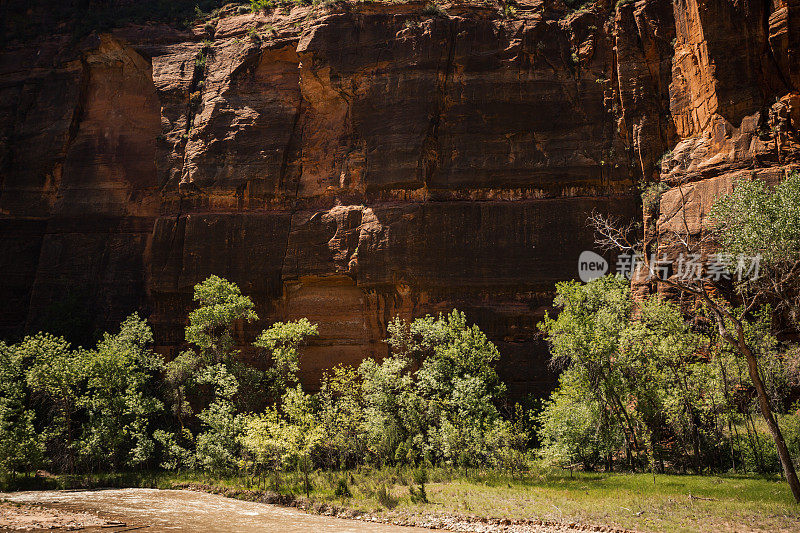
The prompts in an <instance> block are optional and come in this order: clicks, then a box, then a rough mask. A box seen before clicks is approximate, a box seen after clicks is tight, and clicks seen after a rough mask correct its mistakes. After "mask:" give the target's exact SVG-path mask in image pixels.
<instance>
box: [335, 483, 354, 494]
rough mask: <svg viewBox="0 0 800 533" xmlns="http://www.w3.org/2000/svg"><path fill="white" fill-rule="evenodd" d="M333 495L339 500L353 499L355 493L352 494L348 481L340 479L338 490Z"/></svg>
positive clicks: (337, 484) (337, 485)
mask: <svg viewBox="0 0 800 533" xmlns="http://www.w3.org/2000/svg"><path fill="white" fill-rule="evenodd" d="M333 494H334V495H335V496H337V497H339V498H352V497H353V493H352V492H350V487H349V486H348V485H347V480H345V479H340V480H339V481H337V482H336V489H335V490H334V491H333Z"/></svg>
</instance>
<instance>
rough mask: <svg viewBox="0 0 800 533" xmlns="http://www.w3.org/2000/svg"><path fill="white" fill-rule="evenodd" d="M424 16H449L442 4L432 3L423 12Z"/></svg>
mask: <svg viewBox="0 0 800 533" xmlns="http://www.w3.org/2000/svg"><path fill="white" fill-rule="evenodd" d="M422 14H423V15H425V16H428V17H441V16H445V15H447V11H446V10H445V8H444V7H442V5H441V4H438V3H436V2H431V3H429V4H428V5H426V6H425V9H423V10H422Z"/></svg>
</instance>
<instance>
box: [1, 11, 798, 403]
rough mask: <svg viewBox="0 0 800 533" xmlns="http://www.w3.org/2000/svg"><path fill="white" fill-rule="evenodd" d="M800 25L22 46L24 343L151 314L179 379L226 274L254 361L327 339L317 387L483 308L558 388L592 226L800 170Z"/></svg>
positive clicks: (180, 36) (659, 17)
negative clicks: (644, 206) (68, 310)
mask: <svg viewBox="0 0 800 533" xmlns="http://www.w3.org/2000/svg"><path fill="white" fill-rule="evenodd" d="M796 3H797V2H795V1H794V0H792V2H790V3H786V4H771V3H767V2H750V3H737V2H731V1H730V0H713V1H704V0H687V1H683V0H677V1H676V2H675V3H672V2H667V1H665V0H640V1H638V2H636V3H635V4H627V5H623V6H620V7H618V8H614V7H613V6H610V5H605V4H603V2H601V3H600V4H598V5H596V6H594V7H592V8H591V9H588V10H583V11H579V12H574V13H571V12H569V10H568V9H567V8H566V6H564V5H563V4H561V2H560V1H557V0H556V1H544V2H542V1H538V0H525V1H521V2H519V3H518V6H517V9H516V12H515V14H513V15H512V16H507V17H506V16H502V15H501V14H500V13H499V12H498V10H497V7H496V6H492V5H489V4H486V5H483V4H479V5H476V4H452V5H446V6H445V8H446V10H447V13H446V14H439V15H437V14H431V13H429V12H428V11H426V10H425V4H423V3H413V2H412V3H406V4H383V3H368V4H353V5H350V4H338V5H334V6H328V7H314V8H309V7H306V8H299V7H295V8H293V9H291V10H285V9H284V10H281V9H278V10H276V11H275V12H274V13H258V14H253V13H241V14H240V13H238V10H237V9H235V7H229V8H225V9H224V10H223V13H222V16H221V17H219V18H218V19H214V20H213V21H211V22H210V23H209V24H207V25H205V26H202V25H198V26H197V27H196V28H194V29H192V30H189V31H182V30H177V29H174V28H170V27H167V26H163V25H158V24H150V25H145V26H127V27H123V28H119V29H117V30H114V31H112V32H110V33H105V34H100V35H99V36H98V35H91V36H89V37H87V38H85V39H83V40H82V41H81V42H80V43H78V44H74V43H72V42H71V41H70V37H69V36H66V35H65V36H59V35H54V36H52V37H51V38H49V39H48V40H46V41H45V42H43V43H37V44H36V45H33V44H30V43H10V44H8V45H7V46H6V48H5V49H4V50H2V51H0V73H2V74H0V76H1V77H0V79H1V80H2V84H0V92H1V94H2V100H1V101H2V105H0V131H2V133H1V134H0V135H2V137H1V139H2V144H0V169H2V174H0V217H2V218H0V226H2V228H3V229H2V232H0V249H2V251H3V254H2V259H0V261H1V262H2V263H1V264H2V267H3V268H2V272H3V273H4V274H5V275H4V281H3V283H2V284H0V289H1V292H2V298H3V301H4V302H6V304H7V305H6V306H4V309H3V311H2V314H0V327H2V328H3V330H4V331H5V332H6V333H12V332H13V331H17V330H20V329H22V328H24V327H26V326H27V327H29V328H30V327H35V325H36V324H37V321H38V320H40V317H41V316H42V315H43V314H46V312H47V310H48V308H49V307H51V306H52V304H53V302H54V301H58V299H60V298H63V297H64V295H65V294H67V293H70V292H75V293H76V294H79V295H80V297H81V298H82V299H83V301H85V302H87V305H88V306H89V307H90V308H91V309H92V311H93V312H94V314H95V316H96V318H97V324H98V326H100V327H104V328H109V327H112V326H113V325H114V324H115V323H116V322H118V321H119V320H120V318H121V317H122V316H124V315H125V314H127V313H129V312H130V311H132V310H134V309H139V310H141V311H142V312H145V313H146V314H148V315H149V317H150V320H151V322H152V323H153V325H154V327H155V332H156V337H157V339H158V344H159V347H160V349H161V350H162V351H164V352H165V353H167V354H168V353H169V352H171V351H174V350H175V349H176V348H177V347H178V346H179V345H180V343H181V342H182V340H183V337H182V327H183V321H184V319H185V316H186V313H187V311H188V309H189V308H190V307H191V288H192V286H193V285H194V284H195V283H197V282H198V281H201V280H202V279H204V278H205V277H207V276H208V275H209V274H211V273H215V274H218V275H221V276H225V277H227V278H229V279H231V280H233V281H235V282H237V283H238V284H239V285H240V286H241V287H242V289H243V291H244V292H245V293H246V294H248V295H250V296H252V297H253V299H254V301H255V302H256V303H257V307H258V313H259V316H260V317H261V318H262V323H261V324H254V325H248V326H246V327H245V328H244V329H243V331H242V337H243V339H244V338H247V337H249V336H251V335H253V334H254V333H255V331H256V330H257V329H259V328H261V327H262V326H263V325H264V323H268V322H271V321H274V320H279V319H292V318H298V317H301V316H306V317H308V318H309V319H311V320H313V321H315V322H318V323H319V325H320V336H319V338H318V339H316V340H315V341H314V342H313V345H312V346H310V347H309V348H308V349H307V350H306V353H305V355H304V359H303V361H302V368H301V370H302V373H303V377H304V380H305V381H306V382H307V383H310V384H313V383H314V381H315V380H316V379H318V377H319V375H320V373H321V372H322V370H323V369H325V368H328V367H330V366H332V365H333V364H335V363H338V362H342V363H355V362H357V361H358V360H360V359H361V358H363V357H365V356H368V355H382V354H384V353H385V352H386V348H385V346H384V345H383V344H382V343H381V339H382V337H383V334H384V332H385V327H386V324H387V322H388V321H389V320H390V319H391V318H392V317H393V316H395V315H398V314H399V315H401V316H405V317H413V316H419V315H421V314H424V313H428V312H437V311H448V310H450V309H451V308H453V307H458V308H460V309H463V310H464V311H466V312H467V314H468V315H469V317H470V318H471V319H473V320H475V321H476V322H477V323H478V324H479V325H480V326H481V327H483V328H484V329H485V330H486V331H487V332H488V334H489V335H490V336H491V338H492V339H493V340H495V341H496V342H497V343H498V346H499V348H500V351H501V353H502V355H503V373H504V377H506V379H507V380H508V381H510V383H509V385H510V389H511V391H512V393H514V394H516V395H520V394H523V393H526V392H531V391H533V392H535V391H537V390H542V388H545V387H547V386H549V384H550V382H551V379H552V378H551V376H550V374H549V373H548V371H547V369H546V364H545V363H546V359H545V357H546V355H545V351H544V350H543V346H542V345H541V342H540V341H537V340H535V334H536V327H535V326H536V323H537V322H538V321H539V320H540V319H541V316H542V314H543V312H544V310H545V309H546V308H547V306H548V305H549V304H550V302H551V299H552V292H553V286H554V283H555V282H556V281H559V280H563V279H571V278H574V277H576V275H577V257H578V255H579V253H580V251H582V250H584V249H591V248H592V235H591V232H590V231H589V230H588V229H587V228H586V227H585V219H586V216H587V214H588V213H590V212H591V211H593V210H597V211H601V212H606V213H613V214H616V215H620V216H622V217H626V218H630V217H636V216H640V215H639V212H640V207H639V201H638V191H637V190H636V188H635V185H636V184H637V183H638V182H641V181H651V180H654V179H663V180H666V181H668V182H669V183H674V184H677V183H683V182H687V181H691V182H693V183H694V182H696V183H695V185H693V186H694V187H701V186H702V187H706V188H709V187H710V188H712V189H713V188H714V187H716V185H709V186H706V185H704V184H703V183H704V182H705V181H708V180H712V181H709V183H712V182H713V180H714V179H718V178H720V177H721V179H728V178H727V177H726V176H728V177H729V176H730V175H731V174H730V173H731V172H736V171H741V170H742V169H746V168H750V167H752V166H754V165H755V166H758V167H759V168H765V169H767V170H764V171H765V172H777V170H775V169H778V168H779V167H782V166H785V165H788V164H790V163H791V161H793V159H792V158H793V157H794V154H795V153H796V152H795V151H794V145H793V144H792V143H794V142H795V138H794V137H793V135H794V133H793V132H794V130H793V129H792V128H794V127H796V125H797V122H792V121H793V120H795V117H796V116H797V114H798V111H797V106H796V103H795V102H796V99H794V98H795V97H793V96H785V95H789V94H790V93H792V91H794V89H795V88H796V87H797V83H798V82H800V79H798V68H799V67H798V58H797V56H796V50H797V44H798V39H799V38H800V37H798V25H799V24H800V23H798V21H797V20H796V18H797V16H798V10H799V9H800V4H798V5H795V4H796ZM784 96H785V97H784ZM776 97H778V98H784V99H783V100H782V102H785V103H786V107H785V108H783V107H782V108H780V109H777V108H774V106H773V107H770V106H772V105H773V103H774V102H775V98H776ZM793 106H794V107H793ZM770 113H772V114H770ZM770 117H772V118H770ZM781 117H783V118H781ZM786 117H788V118H786ZM770 120H774V121H781V120H783V122H781V124H782V126H780V128H778V129H777V130H776V131H779V132H782V133H774V134H773V133H771V132H772V130H769V127H768V125H769V124H772V122H770ZM765 125H767V126H765ZM770 134H773V135H774V136H776V138H777V136H779V135H782V137H780V140H779V141H778V142H779V144H780V148H779V149H777V150H776V149H775V148H774V142H773V141H772V140H771V139H772V138H771V137H770ZM770 143H772V144H770ZM670 149H672V152H671V156H668V157H664V158H663V159H662V154H664V153H665V152H667V151H668V150H670ZM699 190H700V189H698V191H699ZM709 190H710V189H709ZM697 194H698V195H699V198H700V200H698V202H699V204H702V205H706V204H707V203H708V201H707V200H705V199H704V198H706V196H707V193H705V192H702V193H701V192H698V193H697ZM670 195H671V193H667V194H665V195H664V199H663V203H662V213H663V214H662V217H666V213H667V212H668V203H669V201H670V200H669V199H670V198H671V196H670ZM704 195H705V196H704ZM663 224H668V222H667V218H664V222H663Z"/></svg>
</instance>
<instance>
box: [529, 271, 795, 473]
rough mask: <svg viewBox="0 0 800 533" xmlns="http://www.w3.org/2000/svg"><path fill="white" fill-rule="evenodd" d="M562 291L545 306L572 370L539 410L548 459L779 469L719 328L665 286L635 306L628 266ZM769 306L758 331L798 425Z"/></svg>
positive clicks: (753, 330) (753, 331)
mask: <svg viewBox="0 0 800 533" xmlns="http://www.w3.org/2000/svg"><path fill="white" fill-rule="evenodd" d="M557 290H558V296H557V297H556V300H555V304H556V306H557V307H558V308H559V310H560V312H559V314H558V316H557V318H550V317H546V319H545V321H544V323H543V324H542V329H543V330H544V331H545V332H546V333H547V335H548V340H549V342H550V344H551V351H552V354H553V357H554V362H556V363H557V364H559V365H561V366H562V367H563V368H564V372H563V373H562V374H561V377H560V380H559V388H558V389H557V390H556V391H555V393H554V394H553V396H552V397H551V399H550V401H549V402H547V404H546V405H545V408H544V410H543V411H542V413H541V414H540V415H539V421H540V423H541V433H540V437H541V440H542V448H541V449H540V451H539V453H540V455H541V456H542V457H543V458H544V459H545V460H547V461H548V462H551V463H555V464H572V463H579V464H580V465H582V466H583V468H585V469H596V468H599V467H601V466H605V467H606V468H607V469H611V468H613V463H614V462H615V461H619V462H622V463H623V465H624V467H625V468H640V469H650V468H653V469H655V470H658V471H662V472H663V471H665V470H666V469H668V468H673V469H674V468H677V469H679V470H684V469H693V470H695V471H698V472H699V471H703V470H706V469H709V468H710V469H714V470H717V471H721V470H728V469H737V468H738V469H741V470H744V469H746V470H751V471H752V470H756V471H760V472H775V471H777V469H778V467H779V465H778V463H777V458H776V457H775V452H774V450H771V449H770V446H769V445H768V444H766V443H765V442H764V441H765V439H766V436H765V435H764V432H763V430H762V429H760V428H758V427H757V425H756V423H755V421H754V418H753V415H752V413H753V412H755V405H754V398H753V395H752V393H751V392H750V389H749V385H748V377H747V371H746V367H745V366H744V362H743V361H742V360H741V359H740V358H738V357H736V356H735V355H734V354H733V353H732V352H731V351H730V349H729V347H727V346H726V345H725V344H723V343H720V342H719V340H718V339H717V338H716V337H715V336H714V335H713V331H711V332H709V331H706V330H705V329H704V328H695V327H692V325H691V324H689V323H687V321H686V320H685V317H684V315H683V313H682V311H681V309H680V308H679V307H678V306H677V305H675V304H673V303H670V302H667V301H664V300H662V299H660V298H658V297H651V298H649V299H644V300H641V301H639V302H637V305H636V306H634V304H633V301H632V300H631V296H630V288H629V282H628V281H627V280H625V279H623V278H621V277H611V276H607V277H604V278H600V279H598V280H595V281H593V282H590V283H587V284H580V283H577V282H565V283H561V284H559V285H558V289H557ZM768 317H769V310H766V311H765V312H764V313H762V315H761V316H760V319H759V320H755V321H753V322H752V323H749V330H748V332H747V335H748V337H749V338H750V339H751V345H752V346H753V347H755V349H756V350H757V352H758V353H757V355H758V357H759V361H760V365H761V371H762V374H763V377H764V379H765V381H766V383H767V385H768V389H769V391H770V395H771V400H772V403H773V405H774V409H775V410H776V411H778V412H783V413H785V417H784V420H785V424H784V425H785V427H786V429H787V432H790V431H794V428H795V427H796V426H797V420H796V418H797V416H798V415H797V413H796V412H793V411H792V410H789V411H787V410H786V405H785V404H784V400H785V399H786V398H787V397H788V396H789V392H790V390H789V385H790V382H791V380H792V379H793V378H792V376H791V375H790V372H789V369H788V368H787V366H786V365H785V364H784V362H783V360H782V359H781V357H782V355H781V353H780V350H779V346H778V343H777V341H776V339H775V338H774V337H773V336H772V335H771V334H770V332H769V320H768ZM740 431H741V433H743V434H744V435H740ZM793 439H794V441H796V439H797V436H796V435H793ZM792 446H793V447H794V449H793V450H792V451H793V454H794V455H795V456H797V455H798V454H800V448H798V447H797V444H796V442H794V443H793V444H792Z"/></svg>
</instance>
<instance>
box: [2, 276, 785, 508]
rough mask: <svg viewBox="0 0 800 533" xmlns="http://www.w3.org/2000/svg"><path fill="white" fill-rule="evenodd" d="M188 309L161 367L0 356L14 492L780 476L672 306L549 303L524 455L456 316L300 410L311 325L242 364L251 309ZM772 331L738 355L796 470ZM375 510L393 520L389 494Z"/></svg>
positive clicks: (140, 336) (715, 359) (717, 363)
mask: <svg viewBox="0 0 800 533" xmlns="http://www.w3.org/2000/svg"><path fill="white" fill-rule="evenodd" d="M194 299H195V302H196V304H197V308H196V309H195V310H193V311H192V312H191V313H190V314H189V317H188V324H187V326H186V341H187V345H188V347H187V349H184V350H183V351H181V352H180V353H179V354H178V355H177V356H176V357H174V358H173V359H172V360H170V361H169V362H167V363H164V362H163V359H162V358H161V356H160V355H157V354H155V353H153V352H152V351H151V349H150V344H151V343H152V340H153V339H152V333H151V331H150V328H149V326H148V325H147V323H146V322H145V321H144V320H142V319H141V318H139V317H138V316H137V315H132V316H131V317H129V318H128V319H126V320H125V321H124V322H123V323H122V324H121V326H120V331H119V332H118V333H116V334H105V335H104V336H103V338H102V339H101V340H100V341H99V342H98V343H97V345H96V347H95V348H93V349H83V348H77V349H74V348H72V346H70V344H69V343H68V342H67V341H65V340H63V339H61V338H58V337H55V336H53V335H50V334H46V333H40V334H38V335H35V336H31V337H27V338H25V339H24V340H23V341H21V342H20V343H17V344H14V345H6V344H0V355H1V356H2V359H0V376H1V377H2V380H1V381H0V467H2V468H3V470H4V471H5V472H6V473H8V474H10V475H12V476H13V475H16V474H17V473H24V472H30V471H32V470H34V469H37V468H47V469H50V470H53V471H56V472H102V471H113V470H116V471H119V470H135V469H152V468H155V467H160V468H164V469H170V470H201V471H205V472H209V473H215V474H217V475H229V474H231V473H236V472H238V473H240V474H243V475H245V476H247V478H248V479H249V480H251V482H258V484H260V485H261V486H262V487H264V488H267V487H268V486H269V487H271V488H273V489H275V490H278V489H280V488H281V487H286V484H287V483H288V481H287V480H288V473H289V472H295V473H297V475H299V476H300V479H301V480H302V489H303V490H304V492H306V493H309V494H310V493H311V492H312V491H313V480H314V479H315V476H314V472H315V471H316V470H318V469H323V470H327V471H336V470H340V469H348V468H354V467H359V468H360V467H363V466H372V467H384V466H387V465H391V466H394V467H397V468H400V467H409V468H413V469H415V470H414V471H413V472H414V474H413V476H412V479H413V482H412V483H411V484H410V486H409V489H408V490H409V494H410V496H411V497H413V501H414V502H417V503H424V502H425V501H426V500H427V499H428V495H427V492H426V483H428V477H427V474H426V470H427V469H429V468H434V467H440V466H447V467H449V468H457V469H463V470H464V471H467V472H468V471H469V470H471V469H476V468H484V467H494V468H497V469H501V470H506V471H509V472H512V473H513V472H520V471H524V470H527V469H529V468H530V466H531V460H532V459H534V456H535V455H538V457H539V458H541V459H542V462H543V464H549V465H559V466H570V467H572V466H574V464H576V463H577V464H579V465H580V466H581V467H583V468H584V469H598V468H606V469H640V470H647V469H653V470H658V471H669V470H672V471H674V470H685V469H694V470H697V471H700V470H707V469H714V470H717V471H725V470H728V469H731V468H733V469H736V470H739V471H743V470H751V471H759V472H763V473H770V472H774V471H776V469H777V461H776V459H775V458H774V452H773V451H772V450H771V448H770V446H769V445H768V440H767V437H765V434H764V430H763V428H762V427H761V424H760V423H758V422H757V421H756V420H755V419H754V418H753V416H752V415H751V412H752V410H753V409H752V405H751V403H752V394H751V393H750V392H749V389H748V387H747V381H746V375H747V374H746V370H745V369H744V368H743V367H742V364H741V362H740V361H739V360H738V359H737V358H736V357H734V355H733V354H732V353H731V352H730V351H729V350H727V349H725V348H724V345H723V344H722V343H720V342H718V339H716V338H715V336H714V335H713V332H709V331H706V330H704V329H702V328H698V327H696V326H695V325H693V324H690V323H688V322H687V321H686V320H685V317H684V316H683V314H682V313H681V311H680V309H679V308H678V307H676V306H675V305H673V304H670V303H668V302H665V301H663V300H661V299H658V298H651V299H646V300H642V301H639V302H637V303H636V304H634V302H633V300H632V299H631V295H630V289H629V287H628V283H627V282H626V281H625V280H623V279H621V278H615V277H605V278H600V279H598V280H595V281H593V282H591V283H588V284H579V283H576V282H569V283H562V284H559V286H558V296H557V298H556V302H555V303H556V307H557V308H559V314H558V316H557V317H556V318H551V317H546V318H545V321H544V322H543V324H542V329H543V330H544V331H545V332H546V334H547V338H548V340H549V342H550V345H551V349H552V354H553V360H554V362H556V363H557V364H558V365H559V366H561V367H562V368H563V372H562V374H561V378H560V382H559V387H558V389H557V390H556V391H555V392H554V393H553V395H552V397H551V398H550V400H549V401H548V402H546V403H545V405H544V408H543V409H542V411H541V412H540V413H539V414H538V415H537V416H535V417H534V418H535V424H536V425H538V431H539V435H538V439H539V441H540V444H541V447H540V448H539V450H538V452H536V453H535V454H532V453H531V452H532V450H530V444H531V442H532V441H531V438H530V436H531V435H530V425H531V420H532V416H531V412H526V411H525V410H523V409H522V408H520V407H519V406H517V407H516V408H515V409H514V411H513V412H512V413H506V415H505V416H504V415H503V414H501V410H500V409H499V406H501V405H503V398H504V395H505V387H504V385H503V384H502V383H501V382H500V380H499V378H498V375H497V373H496V371H495V365H496V363H497V361H498V360H499V357H500V354H499V352H498V350H497V348H496V347H495V346H494V344H492V343H491V342H490V341H489V340H488V339H487V338H486V336H485V335H484V333H483V332H482V331H481V330H480V329H479V328H478V327H477V326H475V325H470V324H469V323H468V322H467V319H466V316H465V315H464V314H463V313H461V312H459V311H455V310H454V311H452V312H451V313H449V314H447V315H439V316H437V317H432V316H426V317H423V318H418V319H416V320H413V321H411V322H407V321H405V320H401V319H399V318H396V319H394V320H393V321H392V322H391V323H390V324H389V325H388V328H387V330H388V338H387V339H386V342H387V344H388V347H389V349H390V353H389V355H388V357H385V358H383V359H381V360H375V359H367V360H365V361H363V362H362V363H361V364H360V365H359V366H358V367H344V366H338V367H335V368H333V369H332V370H331V371H329V372H328V373H326V374H325V375H324V377H323V380H322V383H321V386H320V390H319V391H318V392H316V393H315V394H309V393H308V392H306V391H305V390H304V389H303V387H302V386H301V385H300V383H299V380H298V372H299V369H300V349H301V346H302V344H303V343H304V342H305V340H306V339H307V338H309V337H310V336H313V335H316V333H317V328H316V325H314V324H312V323H310V322H309V321H308V320H306V319H301V320H298V321H294V322H286V323H282V322H279V323H275V324H273V325H272V326H271V327H269V328H267V329H266V330H264V331H262V332H261V333H260V334H259V335H257V336H256V338H255V340H254V341H253V342H252V344H251V345H250V346H244V347H243V346H242V345H241V341H240V340H239V339H241V332H242V326H243V325H244V324H245V323H248V322H252V321H254V320H256V319H257V318H258V317H257V315H256V313H255V311H254V305H253V302H252V301H251V300H250V298H249V297H247V296H245V295H243V294H242V293H241V291H240V290H239V288H238V287H237V286H236V285H235V284H233V283H231V282H229V281H227V280H224V279H222V278H219V277H217V276H211V277H210V278H208V279H207V280H205V281H204V282H202V283H200V284H198V285H197V286H196V287H195V293H194ZM767 313H768V311H767V312H766V313H765V314H763V315H762V319H761V320H758V321H755V322H754V323H753V326H752V327H751V329H750V330H749V331H748V336H749V338H750V339H751V343H752V345H753V346H755V347H756V348H757V350H758V353H759V358H760V361H761V365H762V371H763V373H764V378H765V381H766V383H767V385H768V389H769V391H770V394H771V396H772V401H773V403H774V405H775V409H776V410H777V411H778V412H783V413H784V414H783V416H782V423H783V424H784V427H785V430H786V433H787V440H788V441H789V442H790V445H791V446H792V449H793V450H795V451H794V453H797V451H798V450H797V449H798V447H800V419H798V414H797V413H796V408H795V410H794V411H791V410H788V411H787V409H786V408H787V405H786V404H785V399H786V398H787V397H788V395H789V393H790V391H791V387H792V383H793V382H796V381H798V380H800V376H794V375H793V374H792V368H793V367H791V365H786V364H784V361H783V360H782V359H781V358H780V356H779V351H780V348H781V347H780V345H779V344H778V343H777V341H776V340H775V338H774V337H773V336H772V335H771V334H770V333H769V327H768V326H769V324H768V320H767V316H768V315H767ZM798 366H800V365H798ZM340 481H341V480H340ZM339 485H341V486H337V487H338V488H337V490H338V491H339V492H340V493H341V494H347V493H348V491H350V488H349V486H348V484H347V482H346V481H341V483H339ZM374 493H375V497H376V498H378V499H379V500H381V501H384V500H385V503H384V505H389V504H392V502H396V497H395V496H392V495H391V493H390V491H389V490H388V488H387V487H386V486H380V487H375V488H374Z"/></svg>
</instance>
